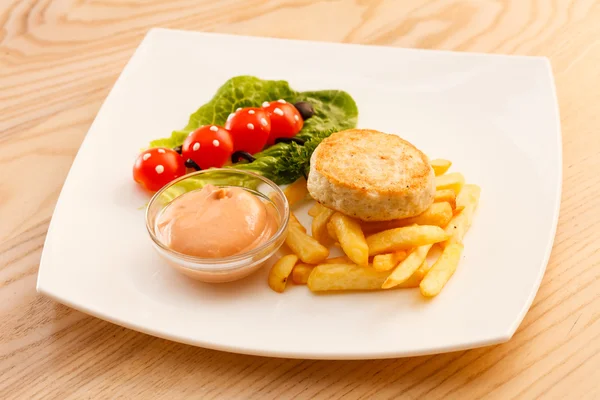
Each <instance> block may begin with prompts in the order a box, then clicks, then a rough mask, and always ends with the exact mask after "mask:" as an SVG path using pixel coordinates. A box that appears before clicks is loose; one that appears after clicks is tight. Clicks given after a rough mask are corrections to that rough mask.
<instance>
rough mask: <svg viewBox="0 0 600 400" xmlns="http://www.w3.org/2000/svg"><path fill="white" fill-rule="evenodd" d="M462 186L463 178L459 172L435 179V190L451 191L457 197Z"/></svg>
mask: <svg viewBox="0 0 600 400" xmlns="http://www.w3.org/2000/svg"><path fill="white" fill-rule="evenodd" d="M464 184H465V177H464V176H463V174H461V173H460V172H452V173H451V174H446V175H440V176H436V177H435V190H445V189H452V190H454V193H456V195H457V196H458V194H459V193H460V190H461V189H462V187H463V185H464Z"/></svg>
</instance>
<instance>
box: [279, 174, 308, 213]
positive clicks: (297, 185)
mask: <svg viewBox="0 0 600 400" xmlns="http://www.w3.org/2000/svg"><path fill="white" fill-rule="evenodd" d="M283 194H284V195H285V197H286V198H287V200H288V203H289V205H290V207H291V206H293V205H294V204H296V203H297V202H299V201H300V200H302V199H304V198H305V197H306V195H307V194H308V189H307V188H306V179H304V177H302V178H300V179H298V180H296V182H294V183H292V184H290V185H289V186H288V187H286V188H285V189H283Z"/></svg>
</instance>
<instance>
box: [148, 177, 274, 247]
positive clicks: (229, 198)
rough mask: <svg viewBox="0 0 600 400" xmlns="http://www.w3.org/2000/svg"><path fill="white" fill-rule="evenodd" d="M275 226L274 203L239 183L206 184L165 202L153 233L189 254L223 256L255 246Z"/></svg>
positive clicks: (272, 233)
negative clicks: (238, 184)
mask: <svg viewBox="0 0 600 400" xmlns="http://www.w3.org/2000/svg"><path fill="white" fill-rule="evenodd" d="M277 229H278V215H277V210H276V209H275V207H274V206H273V205H272V204H270V203H268V202H267V201H264V200H262V199H261V198H260V197H258V196H256V195H254V194H252V193H251V192H248V191H246V190H244V189H243V188H239V187H227V188H219V187H216V186H213V185H206V186H204V187H203V188H202V189H199V190H194V191H191V192H189V193H186V194H184V195H182V196H180V197H178V198H176V199H175V200H173V202H172V203H171V204H169V205H168V206H167V207H166V208H165V209H164V210H163V211H162V212H161V214H160V215H159V216H158V218H157V219H156V228H155V231H156V236H157V238H158V239H159V240H160V241H161V242H162V243H163V244H164V245H165V246H167V247H169V248H170V249H172V250H174V251H176V252H178V253H181V254H186V255H189V256H194V257H201V258H223V257H229V256H233V255H236V254H241V253H244V252H247V251H250V250H252V249H255V248H257V247H259V246H260V245H262V244H263V243H265V242H266V241H268V240H269V239H270V238H271V237H273V235H274V234H275V233H276V231H277Z"/></svg>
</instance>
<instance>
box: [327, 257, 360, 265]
mask: <svg viewBox="0 0 600 400" xmlns="http://www.w3.org/2000/svg"><path fill="white" fill-rule="evenodd" d="M323 264H354V263H353V262H352V260H350V259H349V258H348V256H341V257H334V258H328V259H327V260H325V261H323Z"/></svg>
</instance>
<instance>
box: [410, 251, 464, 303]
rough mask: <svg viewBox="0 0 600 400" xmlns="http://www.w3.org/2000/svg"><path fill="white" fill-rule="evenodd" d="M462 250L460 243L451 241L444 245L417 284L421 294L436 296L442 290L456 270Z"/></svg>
mask: <svg viewBox="0 0 600 400" xmlns="http://www.w3.org/2000/svg"><path fill="white" fill-rule="evenodd" d="M462 251H463V245H462V244H460V243H451V244H449V245H448V246H446V248H445V249H444V251H443V252H442V255H441V256H440V258H439V259H438V260H437V261H436V262H435V264H433V265H432V266H431V269H430V270H429V271H428V272H427V274H426V275H425V277H424V278H423V280H422V281H421V283H420V284H419V287H420V289H421V294H422V295H423V296H425V297H433V296H437V295H438V294H439V293H440V292H441V291H442V289H443V288H444V286H445V285H446V283H447V282H448V281H449V280H450V278H451V277H452V275H453V274H454V272H455V271H456V267H457V266H458V262H459V261H460V255H461V253H462Z"/></svg>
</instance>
